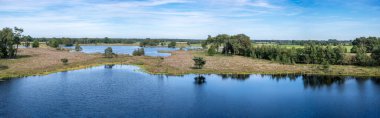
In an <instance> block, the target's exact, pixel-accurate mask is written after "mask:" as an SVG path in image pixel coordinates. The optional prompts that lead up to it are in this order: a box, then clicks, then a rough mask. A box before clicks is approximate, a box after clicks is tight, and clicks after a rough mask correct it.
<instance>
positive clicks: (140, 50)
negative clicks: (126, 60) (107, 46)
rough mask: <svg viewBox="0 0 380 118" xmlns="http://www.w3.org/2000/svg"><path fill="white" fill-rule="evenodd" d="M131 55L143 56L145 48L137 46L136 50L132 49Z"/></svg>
mask: <svg viewBox="0 0 380 118" xmlns="http://www.w3.org/2000/svg"><path fill="white" fill-rule="evenodd" d="M132 55H133V56H144V55H145V50H144V48H138V49H137V50H134V51H133V53H132Z"/></svg>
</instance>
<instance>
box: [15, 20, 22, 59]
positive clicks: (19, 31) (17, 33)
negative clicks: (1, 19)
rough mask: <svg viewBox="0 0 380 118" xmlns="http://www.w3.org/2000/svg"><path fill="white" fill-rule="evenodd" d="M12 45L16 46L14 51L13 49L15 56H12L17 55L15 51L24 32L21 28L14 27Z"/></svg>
mask: <svg viewBox="0 0 380 118" xmlns="http://www.w3.org/2000/svg"><path fill="white" fill-rule="evenodd" d="M14 31H15V32H14V43H15V44H16V49H15V54H14V56H16V55H17V50H18V45H19V44H20V43H21V39H22V35H21V34H22V32H24V29H22V28H18V27H14Z"/></svg>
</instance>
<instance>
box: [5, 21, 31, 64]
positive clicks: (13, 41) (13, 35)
mask: <svg viewBox="0 0 380 118" xmlns="http://www.w3.org/2000/svg"><path fill="white" fill-rule="evenodd" d="M23 32H24V30H23V29H22V28H18V27H14V28H13V29H12V28H8V27H6V28H3V29H2V30H0V58H16V56H17V50H18V46H19V45H20V44H21V40H22V39H28V41H29V40H31V39H32V38H31V37H30V36H24V35H22V33H23Z"/></svg>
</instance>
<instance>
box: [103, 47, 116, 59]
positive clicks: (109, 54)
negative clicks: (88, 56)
mask: <svg viewBox="0 0 380 118" xmlns="http://www.w3.org/2000/svg"><path fill="white" fill-rule="evenodd" d="M114 55H115V54H114V53H113V51H112V48H111V47H108V48H106V49H105V50H104V56H105V57H106V58H113V56H114Z"/></svg>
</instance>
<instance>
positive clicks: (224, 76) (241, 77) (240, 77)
mask: <svg viewBox="0 0 380 118" xmlns="http://www.w3.org/2000/svg"><path fill="white" fill-rule="evenodd" d="M218 75H219V76H220V77H221V78H222V79H235V80H242V81H244V80H246V79H249V76H250V75H249V74H218Z"/></svg>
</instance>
